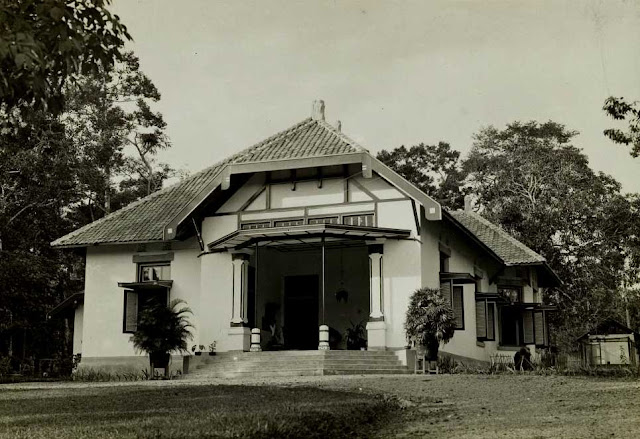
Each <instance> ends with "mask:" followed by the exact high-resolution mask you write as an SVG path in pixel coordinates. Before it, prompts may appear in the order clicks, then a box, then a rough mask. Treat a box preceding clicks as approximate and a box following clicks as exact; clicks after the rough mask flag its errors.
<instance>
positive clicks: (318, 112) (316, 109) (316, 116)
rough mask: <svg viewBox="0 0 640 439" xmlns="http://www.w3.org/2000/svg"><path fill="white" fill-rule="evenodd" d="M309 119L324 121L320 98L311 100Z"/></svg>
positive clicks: (322, 105)
mask: <svg viewBox="0 0 640 439" xmlns="http://www.w3.org/2000/svg"><path fill="white" fill-rule="evenodd" d="M311 119H313V120H322V121H324V101H323V100H322V99H318V100H317V101H313V107H312V109H311Z"/></svg>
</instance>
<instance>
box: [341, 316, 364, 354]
mask: <svg viewBox="0 0 640 439" xmlns="http://www.w3.org/2000/svg"><path fill="white" fill-rule="evenodd" d="M350 323H351V327H349V328H347V330H346V331H345V332H346V335H347V337H346V338H347V349H350V350H360V348H366V347H367V338H366V332H365V322H364V321H362V322H359V323H353V322H350Z"/></svg>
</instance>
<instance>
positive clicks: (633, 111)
mask: <svg viewBox="0 0 640 439" xmlns="http://www.w3.org/2000/svg"><path fill="white" fill-rule="evenodd" d="M602 109H603V110H604V111H605V112H606V113H607V114H608V115H609V116H611V117H612V118H613V119H615V120H624V121H626V123H628V125H629V126H628V127H627V130H626V132H625V131H623V130H621V129H618V128H609V129H606V130H604V135H605V136H607V137H608V138H609V139H611V140H613V141H614V142H615V143H620V144H622V145H631V151H630V154H631V155H632V156H633V157H638V156H640V102H638V101H636V102H627V101H626V100H625V99H624V98H615V97H613V96H611V97H609V98H607V100H606V101H605V102H604V106H603V107H602Z"/></svg>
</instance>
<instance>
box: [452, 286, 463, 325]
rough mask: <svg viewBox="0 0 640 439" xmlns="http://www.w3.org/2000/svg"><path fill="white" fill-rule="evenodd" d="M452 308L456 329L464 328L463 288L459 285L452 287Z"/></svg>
mask: <svg viewBox="0 0 640 439" xmlns="http://www.w3.org/2000/svg"><path fill="white" fill-rule="evenodd" d="M452 308H453V315H454V316H455V319H456V329H464V289H463V288H462V286H461V285H457V286H454V287H453V293H452Z"/></svg>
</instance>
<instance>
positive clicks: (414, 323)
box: [404, 288, 455, 359]
mask: <svg viewBox="0 0 640 439" xmlns="http://www.w3.org/2000/svg"><path fill="white" fill-rule="evenodd" d="M404 329H405V331H406V335H407V340H408V341H409V342H410V343H415V345H417V346H419V347H424V348H426V349H427V352H428V354H427V355H428V356H429V358H430V359H435V358H437V355H438V348H439V346H440V343H447V342H448V341H449V340H451V338H452V337H453V334H454V332H455V317H454V314H453V309H452V308H451V306H450V305H449V304H448V303H447V301H446V300H445V299H444V298H443V297H442V295H441V294H440V291H439V290H437V289H434V288H420V289H418V290H416V291H415V292H414V293H413V295H412V296H411V301H410V303H409V308H408V309H407V316H406V320H405V323H404Z"/></svg>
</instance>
